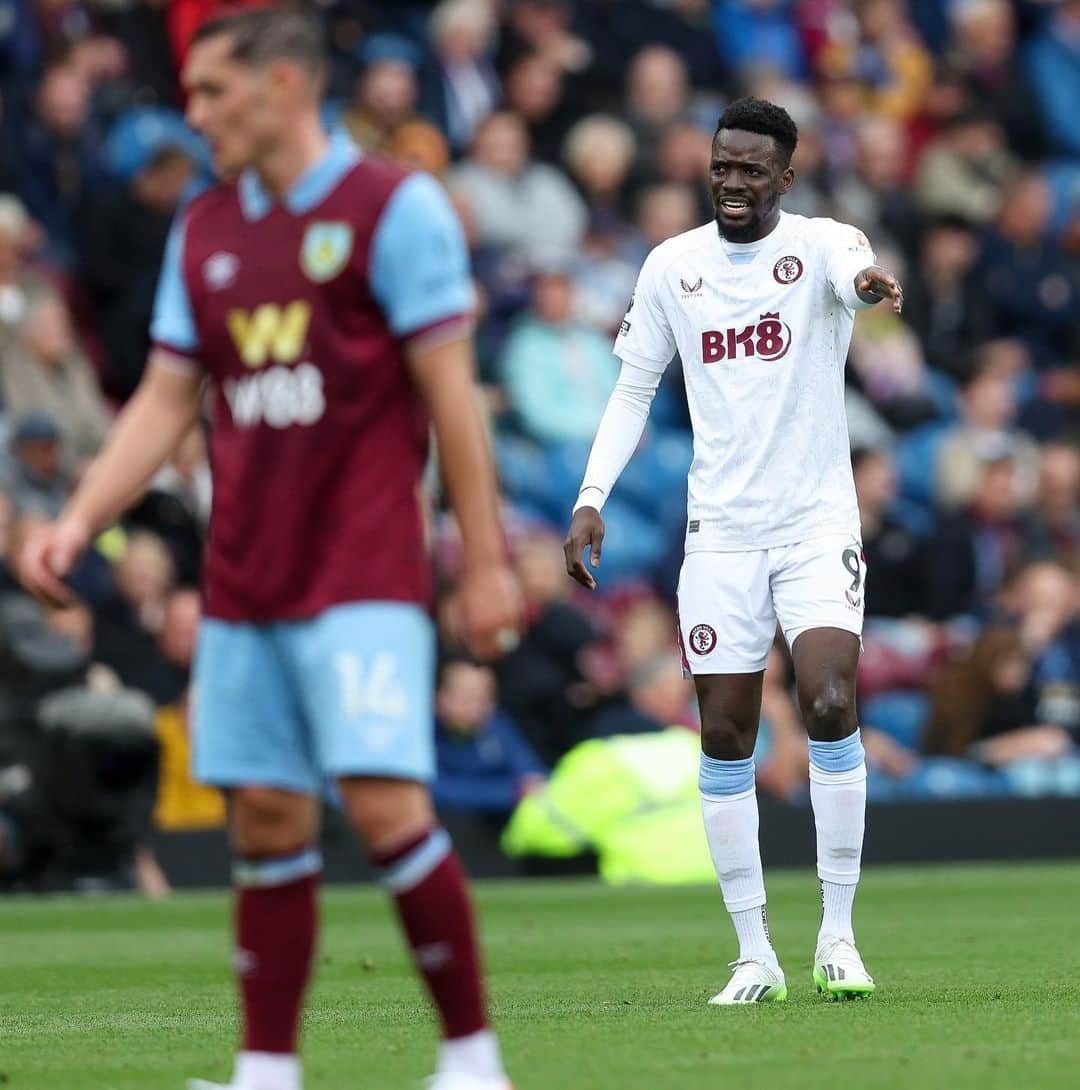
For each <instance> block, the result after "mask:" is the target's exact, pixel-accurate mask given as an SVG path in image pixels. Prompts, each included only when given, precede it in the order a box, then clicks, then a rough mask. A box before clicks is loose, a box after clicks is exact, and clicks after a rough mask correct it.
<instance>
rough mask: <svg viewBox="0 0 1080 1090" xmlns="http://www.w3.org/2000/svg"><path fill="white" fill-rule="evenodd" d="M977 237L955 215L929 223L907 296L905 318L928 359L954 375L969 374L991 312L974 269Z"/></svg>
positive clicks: (905, 299) (939, 368) (954, 377)
mask: <svg viewBox="0 0 1080 1090" xmlns="http://www.w3.org/2000/svg"><path fill="white" fill-rule="evenodd" d="M978 257H979V239H978V237H977V235H976V234H975V231H974V230H973V229H972V227H971V225H970V224H969V223H968V222H967V221H966V220H963V219H960V218H959V217H957V216H941V217H939V218H937V219H935V220H932V221H930V222H928V223H926V224H925V225H924V227H923V230H922V232H921V236H920V240H919V254H918V258H917V263H916V265H915V267H914V269H913V271H914V272H915V273H916V275H914V276H911V277H909V279H908V288H907V292H906V294H905V298H904V320H905V321H906V322H907V323H908V325H910V326H911V328H912V329H913V330H914V332H915V335H916V336H917V337H918V338H919V342H920V344H921V345H922V347H923V350H924V352H925V353H926V362H927V363H928V364H930V366H931V367H934V368H936V369H938V370H940V371H943V372H945V373H946V374H948V375H949V376H950V377H952V378H953V379H956V380H959V381H963V380H965V379H967V378H969V377H970V376H969V374H968V370H967V369H968V367H969V366H970V361H971V348H972V345H975V344H978V343H979V342H980V341H981V340H983V339H985V331H986V329H987V326H988V323H989V314H988V313H987V308H986V305H985V292H984V291H982V290H981V286H980V283H979V281H978V279H977V278H976V276H975V274H974V270H975V263H976V261H977V260H978Z"/></svg>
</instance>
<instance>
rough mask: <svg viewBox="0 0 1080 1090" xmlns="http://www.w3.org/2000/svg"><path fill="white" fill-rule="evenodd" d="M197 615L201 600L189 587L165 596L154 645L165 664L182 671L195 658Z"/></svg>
mask: <svg viewBox="0 0 1080 1090" xmlns="http://www.w3.org/2000/svg"><path fill="white" fill-rule="evenodd" d="M201 616H202V598H201V596H200V595H199V592H198V591H197V590H195V589H194V588H193V587H179V588H177V589H176V590H174V591H173V592H172V594H170V595H169V600H168V601H167V602H166V603H165V621H164V624H163V625H162V628H161V632H160V634H159V636H158V646H159V647H160V648H161V653H162V655H164V656H165V658H166V659H167V660H168V661H169V662H171V663H172V664H173V665H174V666H178V667H180V668H181V669H183V670H190V669H191V663H192V661H193V660H194V658H195V642H196V640H197V639H198V635H199V620H200V618H201Z"/></svg>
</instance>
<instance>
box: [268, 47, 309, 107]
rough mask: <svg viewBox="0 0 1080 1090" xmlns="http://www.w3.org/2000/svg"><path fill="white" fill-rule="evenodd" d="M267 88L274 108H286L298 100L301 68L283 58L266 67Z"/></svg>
mask: <svg viewBox="0 0 1080 1090" xmlns="http://www.w3.org/2000/svg"><path fill="white" fill-rule="evenodd" d="M265 78H266V87H267V90H268V91H269V93H270V99H271V102H272V104H273V105H274V106H284V105H285V104H286V103H288V102H291V101H293V100H294V99H295V98H296V95H297V92H298V90H299V89H300V84H301V82H302V75H301V71H300V66H299V65H297V64H293V63H292V62H291V61H288V60H286V59H285V58H281V59H278V60H273V61H271V62H270V63H269V64H268V65H267V66H266V77H265Z"/></svg>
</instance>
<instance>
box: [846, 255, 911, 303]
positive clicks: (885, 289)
mask: <svg viewBox="0 0 1080 1090" xmlns="http://www.w3.org/2000/svg"><path fill="white" fill-rule="evenodd" d="M855 294H856V295H858V297H859V298H860V299H861V300H862V301H863V302H864V303H869V304H870V305H871V306H872V305H873V304H874V303H880V302H881V300H882V299H891V300H892V306H893V310H895V311H896V313H897V314H899V313H900V311H901V310H903V309H904V289H903V288H902V287H900V281H899V280H897V279H896V277H895V276H893V274H892V273H891V272H889V271H888V270H887V269H883V268H882V267H881V266H880V265H868V266H867V267H866V268H865V269H863V270H861V271H860V272H859V273H857V274H856V276H855Z"/></svg>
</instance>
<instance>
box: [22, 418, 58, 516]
mask: <svg viewBox="0 0 1080 1090" xmlns="http://www.w3.org/2000/svg"><path fill="white" fill-rule="evenodd" d="M61 439H62V433H61V431H60V428H59V426H58V425H57V423H56V421H55V420H54V419H53V418H52V417H51V416H50V415H49V414H48V413H47V412H43V411H42V410H37V411H34V412H30V413H27V414H26V415H25V416H23V417H21V418H20V419H19V420H17V421H16V423H15V427H14V431H13V432H12V437H11V453H12V456H13V457H12V461H11V465H10V467H9V469H8V483H7V487H8V491H9V492H10V493H11V496H12V499H13V500H14V501H15V510H16V512H17V513H18V515H19V516H20V517H23V516H26V515H32V516H36V517H39V518H47V519H54V518H56V516H57V515H59V514H60V512H61V511H62V510H63V507H64V504H65V503H66V502H67V498H68V496H69V495H70V494H71V478H70V477H69V476H68V474H67V473H65V472H64V469H63V464H62V463H63V460H62V454H61Z"/></svg>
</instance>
